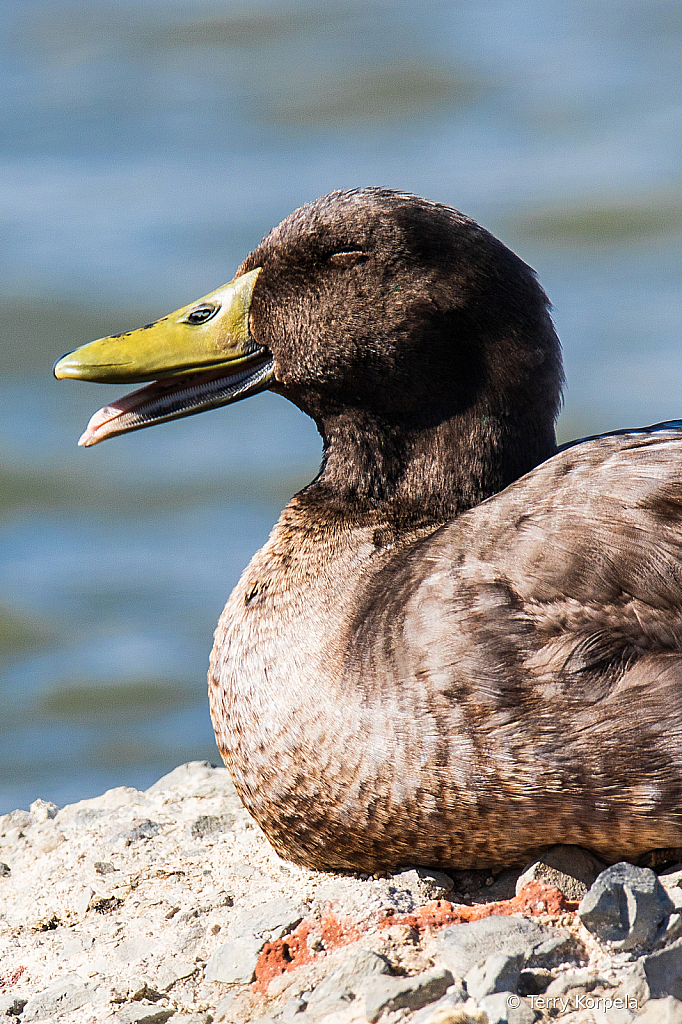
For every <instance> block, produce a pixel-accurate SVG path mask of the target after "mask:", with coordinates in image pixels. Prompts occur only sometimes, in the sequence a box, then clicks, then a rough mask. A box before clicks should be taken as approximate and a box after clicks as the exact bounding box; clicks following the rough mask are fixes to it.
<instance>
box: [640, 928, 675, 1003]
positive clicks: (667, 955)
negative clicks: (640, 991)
mask: <svg viewBox="0 0 682 1024" xmlns="http://www.w3.org/2000/svg"><path fill="white" fill-rule="evenodd" d="M639 963H640V964H641V965H642V967H643V968H644V974H645V977H646V981H647V984H648V986H649V993H650V995H651V998H652V999H658V998H660V997H662V996H675V998H676V999H680V1000H682V940H678V941H677V942H673V944H672V945H670V946H668V947H666V949H660V950H658V952H656V953H651V954H650V955H649V956H645V957H642V958H641V959H640V961H639Z"/></svg>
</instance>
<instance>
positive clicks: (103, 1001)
mask: <svg viewBox="0 0 682 1024" xmlns="http://www.w3.org/2000/svg"><path fill="white" fill-rule="evenodd" d="M604 867H605V866H604V865H603V864H600V863H599V862H598V861H597V860H596V859H595V858H594V857H593V856H592V855H590V854H588V853H587V852H586V851H582V850H579V849H577V848H571V847H555V848H554V849H553V850H552V851H548V852H547V853H546V854H545V855H544V856H543V857H542V858H541V859H540V860H538V861H537V862H536V863H535V864H533V865H530V866H529V867H528V868H527V870H525V871H524V872H523V874H521V875H520V872H519V871H513V870H507V871H504V872H502V873H501V874H499V875H497V876H492V875H488V874H487V873H486V872H474V871H469V872H454V873H452V874H451V875H444V874H441V873H439V872H436V871H427V870H424V869H411V870H410V869H408V870H404V871H401V872H399V873H397V874H394V875H391V876H387V877H369V878H367V877H350V876H338V875H331V874H325V873H321V872H315V871H308V870H305V869H303V868H298V867H296V866H295V865H293V864H290V863H288V862H286V861H283V860H281V859H280V858H279V857H278V856H277V854H275V853H274V851H273V850H272V848H271V847H270V845H269V844H268V842H267V840H266V839H265V837H264V836H263V834H262V832H261V831H260V829H259V828H258V827H257V826H256V825H255V824H254V823H253V821H252V820H251V819H250V818H249V816H248V814H247V813H246V811H244V809H243V808H242V807H241V804H240V803H239V800H238V798H237V796H236V793H235V791H234V789H233V786H232V784H231V782H230V780H229V776H228V773H227V772H226V770H225V769H224V768H214V767H212V766H211V765H209V764H208V763H207V762H193V763H190V764H187V765H182V766H180V767H179V768H177V769H176V770H175V771H173V772H171V773H170V774H169V775H167V776H165V777H164V778H162V779H160V780H159V781H158V782H157V783H156V784H155V785H153V786H152V787H151V788H150V789H148V790H147V791H146V792H144V793H141V792H138V791H137V790H134V789H129V788H119V789H113V790H110V791H109V792H107V793H104V794H103V795H102V796H100V797H97V798H95V799H92V800H83V801H81V802H80V803H77V804H71V805H69V806H67V807H63V808H61V810H60V809H58V808H57V807H55V806H54V804H50V803H47V802H44V801H42V800H37V801H36V802H35V803H34V804H33V805H32V806H31V808H30V811H23V810H18V811H13V812H12V813H11V814H7V815H5V816H4V817H2V818H0V1020H4V1019H7V1020H8V1024H9V1021H12V1020H14V1021H15V1022H17V1024H28V1022H31V1021H50V1022H51V1021H58V1022H59V1024H86V1022H87V1024H91V1022H92V1024H95V1022H97V1024H99V1022H109V1021H110V1022H112V1024H161V1022H164V1021H171V1022H172V1024H212V1022H216V1024H218V1022H226V1024H227V1022H233V1024H241V1022H246V1021H260V1022H261V1024H266V1022H270V1021H282V1022H283V1024H292V1022H293V1024H317V1022H320V1021H325V1022H332V1024H351V1022H360V1024H365V1022H370V1024H375V1022H378V1024H394V1022H398V1021H414V1022H415V1024H497V1022H509V1024H532V1022H533V1021H536V1020H556V1021H560V1022H561V1024H597V1022H600V1024H601V1022H608V1024H630V1022H631V1021H637V1022H641V1024H682V887H681V886H682V869H679V870H678V869H677V868H676V867H674V868H672V869H669V870H668V871H667V872H664V873H662V874H661V875H660V876H657V875H656V874H655V873H654V872H653V871H652V870H650V869H648V868H636V867H633V866H631V865H622V864H621V865H614V866H613V867H610V868H608V869H606V870H604ZM519 876H520V877H519Z"/></svg>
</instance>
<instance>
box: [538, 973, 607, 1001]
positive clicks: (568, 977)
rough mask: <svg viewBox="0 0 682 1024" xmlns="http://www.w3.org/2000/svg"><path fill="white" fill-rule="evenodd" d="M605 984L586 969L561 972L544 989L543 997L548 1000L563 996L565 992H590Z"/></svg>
mask: <svg viewBox="0 0 682 1024" xmlns="http://www.w3.org/2000/svg"><path fill="white" fill-rule="evenodd" d="M606 984H607V982H606V981H605V980H604V978H601V977H600V976H599V975H598V974H594V973H592V972H591V971H588V970H587V969H584V970H579V971H562V972H561V974H559V975H558V976H557V977H556V978H555V979H554V981H552V982H551V983H550V984H549V985H548V986H547V988H546V989H545V995H546V996H547V997H548V998H549V999H554V998H556V997H557V996H563V995H565V994H566V993H567V992H573V991H576V990H580V992H592V991H593V989H595V988H597V987H598V986H603V985H606Z"/></svg>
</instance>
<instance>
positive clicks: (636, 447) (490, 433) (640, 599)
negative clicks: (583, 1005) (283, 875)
mask: <svg viewBox="0 0 682 1024" xmlns="http://www.w3.org/2000/svg"><path fill="white" fill-rule="evenodd" d="M225 318H226V319H225ZM169 332H170V333H169ZM169 337H171V339H172V344H170V342H168V338H169ZM178 338H180V339H181V343H180V342H178V341H177V339H178ZM156 339H159V340H158V342H157V340H156ZM186 339H189V341H187V340H186ZM192 339H194V340H192ZM196 339H199V340H198V341H196ZM159 352H162V354H161V355H159ZM136 353H137V354H136ZM139 353H141V354H139ZM55 372H56V373H57V375H58V376H72V377H84V378H86V379H95V380H121V381H123V380H126V379H128V380H145V379H150V378H161V379H157V381H156V383H154V384H152V385H150V386H149V387H147V388H143V389H142V390H140V391H138V392H135V393H134V394H133V395H130V396H126V397H125V398H124V399H121V400H120V401H119V402H118V403H114V405H113V406H109V407H107V408H106V409H103V410H101V411H100V412H99V413H97V414H96V415H95V417H93V419H92V420H91V423H90V425H89V427H88V430H87V431H86V433H85V434H84V436H83V439H82V443H84V444H86V445H90V444H93V443H96V442H97V441H99V440H102V439H104V438H106V437H109V436H112V435H114V434H117V433H124V432H125V431H127V430H131V429H138V428H140V427H144V426H147V425H150V424H151V423H154V422H159V421H160V420H163V419H171V418H175V417H177V416H183V415H190V414H192V413H194V412H198V411H202V409H204V408H212V407H214V406H215V405H222V404H229V402H231V401H235V400H237V399H239V398H243V397H247V396H248V394H250V393H253V391H255V390H262V389H263V388H265V387H268V388H270V389H271V390H274V391H276V392H279V393H280V394H282V395H284V396H285V397H287V398H288V399H289V400H290V401H293V402H294V403H295V404H296V405H298V406H299V408H301V409H302V410H303V411H304V412H306V413H307V414H308V415H310V416H312V417H313V419H314V420H315V422H316V424H317V426H318V429H319V431H320V433H321V435H322V437H323V441H324V456H323V463H322V467H321V469H320V473H319V475H318V476H317V478H316V479H315V480H314V481H313V482H312V483H311V484H310V485H309V486H308V487H307V488H305V489H304V490H303V491H302V492H300V493H299V494H298V495H296V496H295V497H294V498H293V499H292V501H291V502H290V503H289V505H288V506H287V508H286V509H285V510H284V512H283V514H282V516H281V518H280V520H279V522H278V524H277V525H276V526H275V528H274V530H273V533H272V535H271V537H270V540H269V541H268V543H267V544H266V545H265V547H264V548H262V549H261V551H259V552H258V553H257V554H256V555H255V556H254V558H253V559H252V561H251V563H250V564H249V566H248V567H247V569H246V570H245V572H244V574H243V575H242V578H241V580H240V581H239V583H238V585H237V587H236V588H235V589H234V591H233V593H232V595H231V597H230V598H229V600H228V603H227V605H226V607H225V610H224V612H223V615H222V616H221V619H220V622H219V624H218V628H217V630H216V634H215V644H214V648H213V652H212V655H211V664H210V670H209V696H210V705H211V714H212V719H213V724H214V729H215V733H216V739H217V742H218V746H219V748H220V750H221V754H222V756H223V758H224V760H225V763H226V765H227V767H228V768H229V769H230V771H231V773H232V777H233V779H234V782H235V785H236V787H237V790H238V792H239V794H240V796H241V798H242V800H243V802H244V804H245V805H246V807H247V808H248V809H249V810H250V811H251V813H252V814H253V816H254V818H255V819H256V820H257V821H258V823H259V824H260V825H261V826H262V828H263V830H264V831H265V833H266V835H267V836H268V838H269V839H270V840H271V842H272V843H273V845H274V846H275V848H276V849H277V850H278V852H279V853H280V854H282V855H283V856H285V857H289V858H290V859H292V860H294V861H296V862H298V863H302V864H305V865H307V866H310V867H315V868H324V869H332V870H360V871H365V872H374V871H382V870H390V869H395V868H397V867H399V866H403V865H425V866H430V867H437V866H440V867H444V868H463V867H495V866H500V865H503V864H509V863H515V862H520V861H523V860H524V859H527V858H528V857H529V856H531V855H532V854H533V853H534V852H536V851H538V850H539V849H541V848H542V847H545V846H548V845H551V844H555V843H568V844H577V845H581V846H585V847H588V848H590V849H592V850H594V851H595V852H597V853H599V854H600V855H601V856H602V857H604V858H605V859H606V860H610V861H615V860H618V859H622V858H624V857H625V858H629V859H636V858H638V857H639V856H640V855H641V854H642V853H645V852H647V851H650V850H653V849H662V848H682V557H681V556H682V471H681V469H680V467H681V466H682V424H675V423H671V424H661V425H658V426H657V427H653V428H647V429H643V430H635V431H630V432H628V431H625V432H621V433H619V434H614V435H605V436H602V437H597V438H592V439H588V440H585V441H582V442H577V443H575V444H574V445H573V446H570V447H568V448H566V449H565V450H562V451H557V447H556V441H555V435H554V420H555V417H556V414H557V411H558V408H559V403H560V397H561V385H562V379H563V377H562V369H561V358H560V348H559V343H558V339H557V338H556V334H555V333H554V328H553V325H552V322H551V318H550V315H549V312H548V302H547V298H546V296H545V295H544V292H543V291H542V289H541V288H540V286H539V285H538V283H537V281H536V279H535V276H534V274H533V272H532V271H531V270H530V268H528V267H527V266H526V265H525V264H524V263H522V261H521V260H519V259H518V257H516V256H515V255H514V254H513V253H511V252H510V251H509V250H508V249H506V248H505V247H504V246H503V245H502V244H501V243H500V242H498V241H497V240H496V239H494V238H493V236H491V235H489V234H488V233H487V232H485V231H484V230H483V229H482V228H480V227H479V226H478V225H476V224H475V223H474V222H473V221H470V220H469V219H468V218H466V217H464V216H463V215H462V214H459V213H458V212H457V211H454V210H451V209H449V208H447V207H443V206H440V205H439V204H433V203H429V202H427V201H425V200H421V199H418V198H416V197H413V196H406V195H403V194H400V193H392V192H388V191H386V190H381V189H361V190H357V191H355V192H350V193H333V194H332V195H330V196H327V197H323V198H322V199H321V200H318V201H317V202H316V203H313V204H310V205H309V206H307V207H303V208H302V209H301V210H299V211H296V212H295V213H294V214H292V215H291V216H290V217H289V218H287V219H286V220H285V221H284V222H283V223H282V224H281V225H280V226H279V227H278V228H276V229H275V230H274V231H273V232H272V233H271V234H270V235H269V236H268V237H267V238H266V239H264V241H263V242H262V243H261V245H260V246H258V247H257V248H256V249H255V250H254V252H253V253H251V254H250V256H249V257H248V258H247V259H246V260H245V262H244V263H243V264H242V266H241V267H240V269H239V271H238V274H237V276H236V277H235V279H234V281H233V282H231V283H230V284H229V285H228V286H225V288H223V289H221V290H219V291H218V292H215V293H211V295H209V296H206V297H205V298H204V299H202V300H199V302H198V303H195V304H192V305H191V306H188V307H183V308H182V309H181V310H179V311H178V312H177V314H171V316H170V317H165V318H163V320H161V321H158V322H157V323H156V324H152V325H149V326H148V327H147V328H144V329H142V330H141V331H138V332H132V333H131V334H129V335H128V334H127V335H122V336H117V337H115V338H110V339H103V340H102V341H98V342H93V343H92V344H91V345H90V346H84V347H83V348H82V349H80V350H76V352H75V353H72V354H70V355H68V356H66V357H64V358H63V359H62V360H60V361H59V362H58V363H57V366H56V370H55Z"/></svg>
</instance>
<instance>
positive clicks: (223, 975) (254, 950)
mask: <svg viewBox="0 0 682 1024" xmlns="http://www.w3.org/2000/svg"><path fill="white" fill-rule="evenodd" d="M264 945H265V939H258V938H248V937H247V938H243V937H242V938H240V939H235V940H234V941H232V942H225V943H223V945H222V946H218V948H217V949H216V951H215V953H214V954H213V956H212V957H211V959H210V960H209V961H208V963H207V964H206V971H205V973H204V977H205V979H206V981H220V982H222V983H223V984H225V985H247V984H248V983H249V982H251V981H253V978H254V971H255V970H256V964H257V963H258V956H259V954H260V951H261V949H262V948H263V946H264Z"/></svg>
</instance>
